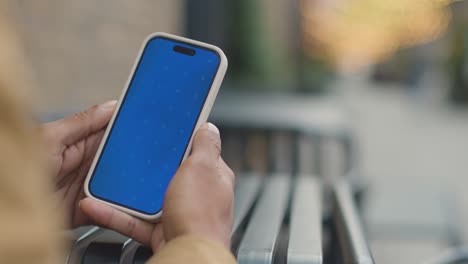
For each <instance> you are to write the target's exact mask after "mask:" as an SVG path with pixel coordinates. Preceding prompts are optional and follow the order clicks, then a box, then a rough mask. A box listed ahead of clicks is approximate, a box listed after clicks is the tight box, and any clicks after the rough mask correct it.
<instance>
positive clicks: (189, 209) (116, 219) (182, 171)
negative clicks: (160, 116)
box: [80, 124, 234, 252]
mask: <svg viewBox="0 0 468 264" xmlns="http://www.w3.org/2000/svg"><path fill="white" fill-rule="evenodd" d="M220 152H221V140H220V137H219V131H218V129H217V128H216V127H215V126H214V125H212V124H205V125H203V126H202V127H201V128H200V129H199V130H198V131H197V133H196V135H195V137H194V140H193V148H192V153H191V155H190V156H189V158H188V159H187V160H185V161H184V162H183V163H182V165H181V167H180V168H179V169H178V171H177V173H176V175H175V176H174V178H173V179H172V181H171V184H170V186H169V188H168V190H167V192H166V196H165V200H164V208H163V218H162V221H161V222H160V223H157V224H153V223H148V222H144V221H142V220H140V219H138V218H135V217H133V216H130V215H128V214H126V213H123V212H121V211H119V210H117V209H114V208H113V207H110V206H108V205H106V204H104V203H102V202H99V201H97V200H94V199H91V198H85V199H83V200H82V201H81V204H80V205H81V209H82V211H83V213H84V214H86V215H87V216H88V217H89V218H91V219H92V220H93V221H94V223H96V224H98V225H101V226H103V227H106V228H110V229H113V230H115V231H117V232H120V233H121V234H123V235H126V236H128V237H131V238H133V239H135V240H137V241H139V242H141V243H143V244H145V245H147V246H151V248H152V249H153V251H154V252H156V251H157V249H158V247H160V246H161V245H163V244H164V243H165V242H169V241H170V240H172V239H174V238H176V237H179V236H182V235H197V236H200V237H204V238H206V239H210V240H213V241H216V242H218V243H222V244H223V245H225V246H226V247H228V248H229V245H230V235H231V226H232V217H233V200H234V174H233V172H232V171H231V169H229V167H228V166H227V165H226V164H225V163H224V161H223V160H222V158H221V156H220Z"/></svg>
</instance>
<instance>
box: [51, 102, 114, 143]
mask: <svg viewBox="0 0 468 264" xmlns="http://www.w3.org/2000/svg"><path fill="white" fill-rule="evenodd" d="M116 103H117V101H109V102H107V103H104V104H101V105H97V106H93V107H91V108H89V109H87V110H85V111H83V112H80V113H76V114H73V115H71V116H67V117H65V118H64V119H61V120H57V121H55V123H56V125H57V130H58V132H57V133H56V135H57V136H59V137H60V138H59V140H60V142H61V143H62V144H65V145H71V144H73V143H75V142H77V141H79V140H81V139H83V138H85V137H87V136H88V135H90V134H94V133H96V132H97V131H99V130H101V129H103V128H104V127H105V126H106V125H107V123H109V120H110V119H111V117H112V113H113V112H114V109H115V106H116Z"/></svg>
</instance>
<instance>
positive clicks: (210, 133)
mask: <svg viewBox="0 0 468 264" xmlns="http://www.w3.org/2000/svg"><path fill="white" fill-rule="evenodd" d="M220 154H221V139H220V137H219V130H218V128H217V127H216V126H215V125H213V124H211V123H206V124H204V125H203V126H201V127H200V128H199V129H198V131H197V133H196V134H195V137H194V139H193V145H192V154H191V156H192V157H193V158H194V159H197V160H200V161H206V162H208V163H213V162H216V161H217V160H218V158H219V156H220Z"/></svg>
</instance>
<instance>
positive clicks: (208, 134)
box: [200, 130, 221, 151]
mask: <svg viewBox="0 0 468 264" xmlns="http://www.w3.org/2000/svg"><path fill="white" fill-rule="evenodd" d="M200 136H201V137H203V138H205V140H206V141H207V142H208V143H209V144H211V145H213V146H215V147H216V148H217V149H218V150H219V151H221V138H220V137H219V134H216V133H214V132H212V131H209V130H203V131H202V133H201V135H200Z"/></svg>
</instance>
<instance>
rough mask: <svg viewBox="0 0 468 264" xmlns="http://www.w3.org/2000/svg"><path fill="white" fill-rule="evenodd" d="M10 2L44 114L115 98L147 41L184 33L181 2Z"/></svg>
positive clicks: (175, 0)
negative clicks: (153, 36) (156, 35)
mask: <svg viewBox="0 0 468 264" xmlns="http://www.w3.org/2000/svg"><path fill="white" fill-rule="evenodd" d="M10 2H11V4H12V9H13V10H12V12H13V14H15V16H16V17H17V21H18V24H19V30H20V33H21V37H22V39H23V41H24V42H25V49H26V54H27V57H28V58H29V59H30V62H31V64H32V68H33V71H34V75H35V77H36V80H37V84H38V89H39V92H38V94H39V95H40V98H36V101H37V102H38V104H37V105H38V111H39V112H40V113H51V112H52V113H53V112H61V111H67V110H70V109H78V108H82V107H85V106H88V105H90V104H94V103H98V102H101V101H104V100H108V99H112V98H117V97H118V96H119V95H120V92H121V90H122V88H123V86H124V84H125V81H126V79H127V77H128V74H129V71H130V68H131V66H132V64H133V62H134V59H135V56H136V55H137V52H138V49H139V47H140V45H141V43H142V41H143V39H144V38H145V37H146V35H148V33H150V32H154V31H165V32H170V33H175V34H182V32H183V25H184V21H183V19H184V15H183V14H184V5H183V0H171V1H162V0H160V1H156V0H137V1H129V0H100V1H92V0H79V1H76V0H75V1H73V0H41V1H29V0H10Z"/></svg>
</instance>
